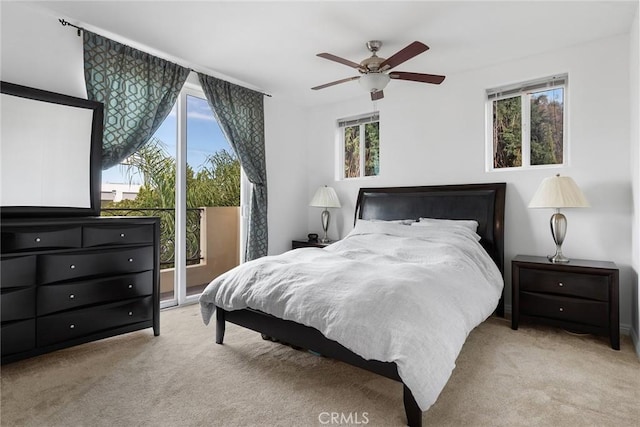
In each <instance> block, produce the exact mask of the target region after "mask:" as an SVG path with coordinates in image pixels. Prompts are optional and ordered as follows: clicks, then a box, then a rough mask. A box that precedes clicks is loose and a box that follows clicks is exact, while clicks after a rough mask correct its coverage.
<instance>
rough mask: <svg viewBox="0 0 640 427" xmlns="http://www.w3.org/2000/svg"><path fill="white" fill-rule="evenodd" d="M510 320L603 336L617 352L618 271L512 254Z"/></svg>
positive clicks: (582, 262) (596, 263) (515, 324)
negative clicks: (513, 255)
mask: <svg viewBox="0 0 640 427" xmlns="http://www.w3.org/2000/svg"><path fill="white" fill-rule="evenodd" d="M511 268H512V275H511V284H512V294H511V295H512V318H511V319H512V320H511V322H512V323H511V328H512V329H514V330H515V329H518V325H519V322H520V320H527V321H534V322H538V323H544V324H547V325H550V326H556V327H560V328H563V329H566V330H568V331H572V332H579V333H591V334H595V335H603V336H608V337H609V340H610V342H611V347H612V348H614V349H615V350H619V349H620V321H619V296H618V286H619V285H618V276H619V273H618V268H617V267H616V265H615V264H614V263H612V262H607V261H591V260H579V259H576V260H574V259H572V260H571V261H570V262H569V263H562V264H561V263H551V262H549V261H548V260H547V259H546V258H545V257H537V256H528V255H518V256H517V257H515V258H514V259H513V260H512V262H511Z"/></svg>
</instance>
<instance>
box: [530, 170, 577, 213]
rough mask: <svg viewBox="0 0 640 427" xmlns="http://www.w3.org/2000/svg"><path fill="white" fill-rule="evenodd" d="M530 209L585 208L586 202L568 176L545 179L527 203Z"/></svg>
mask: <svg viewBox="0 0 640 427" xmlns="http://www.w3.org/2000/svg"><path fill="white" fill-rule="evenodd" d="M529 207H530V208H556V209H557V208H586V207H589V202H588V201H587V199H586V197H584V194H582V191H580V188H578V185H577V184H576V182H575V181H574V180H573V179H571V177H568V176H560V175H559V174H558V175H556V176H552V177H549V178H545V179H544V180H543V181H542V183H540V187H538V191H536V194H534V195H533V199H531V202H529Z"/></svg>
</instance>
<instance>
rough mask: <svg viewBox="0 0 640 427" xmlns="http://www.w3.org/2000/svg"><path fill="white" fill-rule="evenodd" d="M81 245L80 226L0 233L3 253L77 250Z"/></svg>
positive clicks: (8, 230) (9, 230) (38, 228)
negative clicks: (63, 249)
mask: <svg viewBox="0 0 640 427" xmlns="http://www.w3.org/2000/svg"><path fill="white" fill-rule="evenodd" d="M81 245H82V228H81V227H80V226H73V227H65V228H60V227H56V228H48V227H34V228H9V229H6V230H3V231H2V251H3V252H16V251H24V250H36V249H60V248H79V247H81Z"/></svg>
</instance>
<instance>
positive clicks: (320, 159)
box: [308, 35, 637, 331]
mask: <svg viewBox="0 0 640 427" xmlns="http://www.w3.org/2000/svg"><path fill="white" fill-rule="evenodd" d="M563 72H568V73H569V89H568V97H567V104H568V132H569V134H568V136H569V144H570V153H569V154H570V165H569V166H567V167H561V168H547V169H538V170H528V171H524V170H523V171H500V172H491V173H487V172H485V163H484V159H485V137H484V135H485V104H484V99H485V89H487V88H490V87H495V86H500V85H504V84H508V83H513V82H519V81H526V80H529V79H532V78H537V77H544V76H548V75H552V74H558V73H563ZM628 73H629V36H628V35H624V36H618V37H613V38H608V39H604V40H600V41H597V42H594V43H589V44H584V45H579V46H575V47H572V48H570V49H563V50H559V51H555V52H551V53H547V54H543V55H538V56H535V57H529V58H526V59H522V60H519V61H514V62H507V63H503V64H500V65H497V66H494V67H490V68H484V69H476V70H473V71H470V72H467V73H462V74H456V75H449V76H447V79H446V80H445V81H444V83H443V84H442V85H440V86H427V85H419V84H417V83H411V82H397V81H392V82H391V83H390V84H389V86H387V89H386V90H385V98H384V99H383V100H382V101H379V102H378V103H377V109H378V110H379V111H380V120H381V124H380V140H381V143H380V144H381V147H380V156H381V165H380V170H381V172H380V176H379V177H374V178H366V179H361V180H350V181H337V182H336V181H335V180H334V176H335V168H334V166H335V165H334V153H335V151H334V146H335V121H336V119H338V118H342V117H348V116H352V115H356V114H360V113H364V112H367V111H371V110H372V109H373V108H374V107H373V106H372V103H371V102H370V101H369V100H368V96H367V95H366V94H363V95H362V96H361V97H359V98H358V99H356V100H353V101H351V102H347V103H341V104H339V105H331V106H327V107H322V108H316V109H314V110H312V111H311V112H310V120H309V132H308V134H309V135H310V137H311V138H310V139H309V155H308V158H309V188H308V197H309V198H310V197H311V196H312V194H313V191H315V189H316V188H317V187H318V186H319V185H322V184H329V185H332V186H334V188H335V189H336V191H337V192H338V195H339V197H340V200H341V202H342V203H343V205H344V207H343V208H342V209H339V210H336V209H334V210H333V213H334V215H333V216H334V218H336V219H337V220H336V221H334V224H333V225H332V227H331V229H330V234H331V235H330V237H334V238H335V237H337V236H338V235H340V236H344V235H345V234H346V233H347V232H348V231H349V230H350V229H351V227H352V224H353V214H354V203H355V198H356V196H357V191H358V188H359V187H361V186H393V185H433V184H457V183H478V182H507V184H508V185H507V201H506V205H507V206H506V219H505V239H506V240H505V265H506V266H507V269H506V270H507V271H506V278H507V290H506V297H507V305H508V307H510V294H511V292H510V283H511V281H510V271H509V270H510V268H509V265H510V260H511V258H513V257H514V256H515V255H516V254H533V255H546V254H551V253H553V251H554V244H553V241H552V237H551V234H550V231H549V226H548V221H549V217H550V216H551V214H552V212H551V211H547V210H543V209H527V204H528V202H529V200H530V199H531V197H532V196H533V193H534V192H535V190H536V189H537V187H538V185H539V183H540V182H541V181H542V179H543V178H545V177H547V176H550V175H552V174H555V173H561V174H563V175H570V176H571V177H573V178H574V179H575V181H576V182H577V183H578V185H579V186H580V187H581V188H582V190H583V191H584V193H585V195H586V197H587V198H588V199H589V201H590V203H591V205H592V207H591V208H589V209H570V210H569V209H568V210H566V212H565V214H566V215H567V218H568V224H569V225H568V232H567V238H566V240H565V243H564V245H563V252H564V253H565V255H567V256H568V257H570V258H571V257H573V258H584V259H599V260H611V261H614V262H615V263H616V264H617V265H618V267H619V268H620V281H621V286H620V301H621V306H620V315H621V323H622V328H623V330H626V331H628V330H629V327H630V323H631V307H632V304H631V282H632V269H631V261H632V260H631V223H632V215H633V214H632V212H633V207H632V201H631V171H630V162H629V155H630V144H629V129H630V127H629V95H628V94H629V74H628ZM318 216H319V212H316V211H315V210H312V209H309V230H310V231H311V230H316V231H317V230H318V229H319V225H318V221H319V219H318ZM636 300H637V299H636Z"/></svg>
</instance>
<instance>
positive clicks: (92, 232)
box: [0, 217, 160, 363]
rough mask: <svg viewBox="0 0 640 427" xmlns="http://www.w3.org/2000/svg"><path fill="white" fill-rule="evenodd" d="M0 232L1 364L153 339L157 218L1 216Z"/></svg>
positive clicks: (156, 317)
mask: <svg viewBox="0 0 640 427" xmlns="http://www.w3.org/2000/svg"><path fill="white" fill-rule="evenodd" d="M1 229H2V240H1V246H0V249H1V251H2V253H1V259H0V263H1V264H0V289H1V295H0V304H1V307H0V308H1V311H0V317H1V321H2V324H1V341H2V342H1V347H0V349H1V352H2V363H7V362H12V361H15V360H20V359H23V358H26V357H32V356H35V355H39V354H43V353H47V352H50V351H54V350H58V349H61V348H65V347H70V346H74V345H78V344H82V343H85V342H89V341H94V340H98V339H102V338H106V337H110V336H114V335H119V334H123V333H127V332H132V331H135V330H140V329H145V328H153V333H154V335H156V336H157V335H159V334H160V296H159V295H160V294H159V277H160V276H159V274H160V270H159V239H160V237H159V236H160V223H159V219H158V218H152V217H83V218H64V219H63V218H53V219H51V218H47V219H44V218H43V219H3V221H2V224H1Z"/></svg>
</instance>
